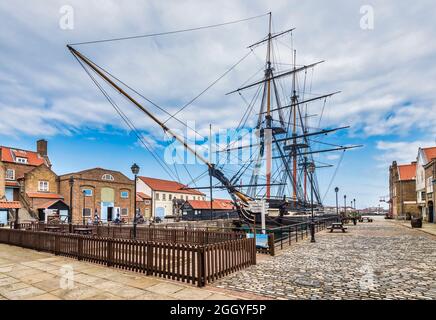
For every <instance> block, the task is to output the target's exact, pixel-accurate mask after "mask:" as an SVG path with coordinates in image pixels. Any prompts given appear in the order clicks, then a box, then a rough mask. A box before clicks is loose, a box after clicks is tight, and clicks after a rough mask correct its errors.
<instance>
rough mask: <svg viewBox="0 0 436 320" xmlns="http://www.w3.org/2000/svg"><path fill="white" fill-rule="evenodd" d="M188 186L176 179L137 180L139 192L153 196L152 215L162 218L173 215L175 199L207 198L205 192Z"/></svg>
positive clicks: (142, 178)
mask: <svg viewBox="0 0 436 320" xmlns="http://www.w3.org/2000/svg"><path fill="white" fill-rule="evenodd" d="M186 188H187V187H186V186H185V185H183V184H181V183H179V182H176V181H170V180H162V179H155V178H149V177H138V179H137V181H136V190H137V192H143V193H145V194H147V195H150V196H151V202H152V203H151V212H152V216H153V217H160V218H164V217H166V216H172V215H173V210H174V209H173V199H182V200H206V196H205V194H204V193H201V192H200V191H198V190H194V189H186Z"/></svg>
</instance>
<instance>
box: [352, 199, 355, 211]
mask: <svg viewBox="0 0 436 320" xmlns="http://www.w3.org/2000/svg"><path fill="white" fill-rule="evenodd" d="M353 202H354V211H356V199H353Z"/></svg>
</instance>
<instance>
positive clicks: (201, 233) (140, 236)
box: [18, 223, 246, 244]
mask: <svg viewBox="0 0 436 320" xmlns="http://www.w3.org/2000/svg"><path fill="white" fill-rule="evenodd" d="M46 226H47V224H45V223H33V224H31V223H21V224H19V227H18V229H21V230H28V231H44V230H45V227H46ZM56 226H59V227H60V228H61V231H62V232H63V233H68V231H69V225H68V224H59V225H56ZM84 227H86V228H88V229H91V230H92V234H93V235H95V236H99V237H107V238H116V239H133V227H132V226H123V225H119V226H96V225H89V226H83V225H73V226H72V230H73V233H74V230H75V229H76V228H84ZM245 237H246V235H245V233H244V232H229V231H227V232H221V231H207V230H192V229H188V228H183V229H179V228H162V227H154V226H142V225H139V226H138V227H137V228H136V240H143V241H156V242H171V243H184V244H212V243H219V242H223V241H230V240H236V239H243V238H245Z"/></svg>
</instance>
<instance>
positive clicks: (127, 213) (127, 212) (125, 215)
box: [120, 208, 129, 217]
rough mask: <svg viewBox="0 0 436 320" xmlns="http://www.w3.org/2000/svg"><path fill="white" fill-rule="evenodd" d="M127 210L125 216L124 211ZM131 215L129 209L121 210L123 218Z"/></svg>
mask: <svg viewBox="0 0 436 320" xmlns="http://www.w3.org/2000/svg"><path fill="white" fill-rule="evenodd" d="M124 210H126V214H123V211H124ZM128 215H129V208H121V210H120V216H121V217H127V216H128Z"/></svg>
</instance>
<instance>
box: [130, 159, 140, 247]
mask: <svg viewBox="0 0 436 320" xmlns="http://www.w3.org/2000/svg"><path fill="white" fill-rule="evenodd" d="M130 169H131V170H132V173H133V175H134V176H135V185H134V187H133V189H134V194H133V208H134V212H133V238H134V239H136V222H137V221H136V179H137V177H138V173H139V169H140V168H139V166H138V165H137V164H136V163H134V164H133V165H132V167H131V168H130Z"/></svg>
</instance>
